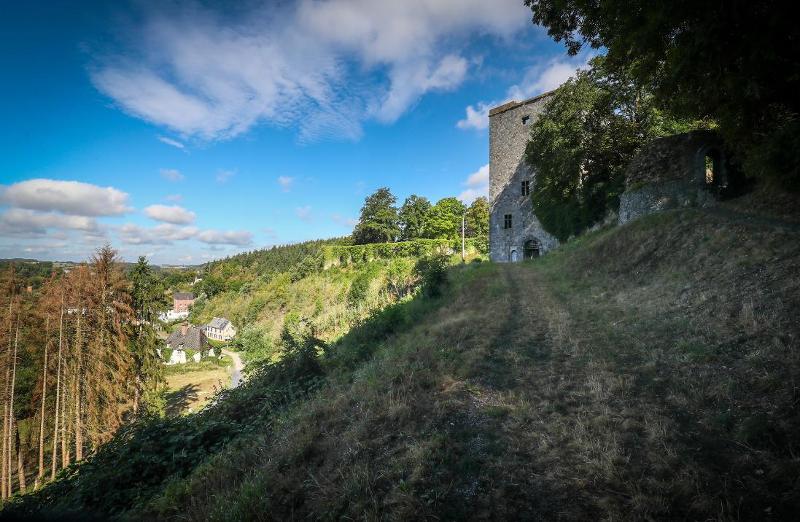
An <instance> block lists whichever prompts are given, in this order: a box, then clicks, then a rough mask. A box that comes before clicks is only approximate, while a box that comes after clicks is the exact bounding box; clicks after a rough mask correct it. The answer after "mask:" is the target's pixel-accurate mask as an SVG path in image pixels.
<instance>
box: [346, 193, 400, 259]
mask: <svg viewBox="0 0 800 522" xmlns="http://www.w3.org/2000/svg"><path fill="white" fill-rule="evenodd" d="M396 203H397V198H396V197H394V195H393V194H392V193H391V192H390V191H389V189H388V188H386V187H383V188H379V189H378V190H376V191H375V193H373V194H372V195H370V196H367V198H366V200H365V201H364V206H363V207H361V217H360V219H359V221H358V224H357V225H356V227H355V229H354V230H353V241H354V242H355V243H356V244H357V245H363V244H366V243H385V242H390V241H395V240H396V239H397V238H398V237H399V236H400V225H399V220H398V217H397V207H396V206H395V204H396Z"/></svg>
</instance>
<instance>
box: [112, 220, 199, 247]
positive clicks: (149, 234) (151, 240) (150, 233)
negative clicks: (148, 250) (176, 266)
mask: <svg viewBox="0 0 800 522" xmlns="http://www.w3.org/2000/svg"><path fill="white" fill-rule="evenodd" d="M197 233H198V229H197V228H195V227H179V226H175V225H172V224H169V223H163V224H161V225H156V226H154V227H152V228H144V227H140V226H138V225H134V224H131V223H127V224H125V225H122V227H120V228H119V231H118V234H119V237H120V239H121V240H122V242H123V243H127V244H130V245H169V244H171V243H172V242H173V241H183V240H186V239H192V238H193V237H195V236H196V235H197Z"/></svg>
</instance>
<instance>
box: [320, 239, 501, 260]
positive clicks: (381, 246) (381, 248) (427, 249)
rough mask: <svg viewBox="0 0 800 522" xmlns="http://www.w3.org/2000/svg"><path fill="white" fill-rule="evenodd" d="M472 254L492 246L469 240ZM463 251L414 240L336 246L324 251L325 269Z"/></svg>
mask: <svg viewBox="0 0 800 522" xmlns="http://www.w3.org/2000/svg"><path fill="white" fill-rule="evenodd" d="M466 249H467V252H470V253H476V252H477V253H480V254H486V253H488V251H489V242H488V239H487V238H486V237H471V238H467V240H466ZM460 251H461V240H460V239H458V240H452V239H414V240H412V241H401V242H397V243H370V244H366V245H352V246H346V245H333V246H326V247H323V252H324V257H325V267H330V266H335V265H350V264H357V263H365V262H369V261H372V260H375V259H395V258H398V257H426V256H429V255H432V254H455V253H457V252H460Z"/></svg>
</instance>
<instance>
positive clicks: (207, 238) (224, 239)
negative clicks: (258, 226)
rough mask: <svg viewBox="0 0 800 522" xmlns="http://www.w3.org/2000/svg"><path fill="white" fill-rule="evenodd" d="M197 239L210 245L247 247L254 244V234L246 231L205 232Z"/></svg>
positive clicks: (198, 235) (199, 234)
mask: <svg viewBox="0 0 800 522" xmlns="http://www.w3.org/2000/svg"><path fill="white" fill-rule="evenodd" d="M197 239H198V240H200V241H202V242H203V243H208V244H210V245H236V246H247V245H249V244H251V243H252V242H253V234H251V233H250V232H247V231H245V230H228V231H222V230H203V231H201V232H200V233H198V234H197Z"/></svg>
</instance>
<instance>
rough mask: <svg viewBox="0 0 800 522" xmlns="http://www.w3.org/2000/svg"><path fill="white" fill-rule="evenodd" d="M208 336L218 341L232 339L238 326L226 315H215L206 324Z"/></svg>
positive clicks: (205, 329) (205, 328)
mask: <svg viewBox="0 0 800 522" xmlns="http://www.w3.org/2000/svg"><path fill="white" fill-rule="evenodd" d="M203 328H204V331H205V334H206V337H208V338H209V339H214V340H217V341H230V340H231V339H233V338H234V337H235V336H236V328H235V327H234V326H233V324H232V323H231V322H230V321H228V320H227V319H225V318H224V317H215V318H213V319H211V321H210V322H209V323H208V324H207V325H205V326H204V327H203Z"/></svg>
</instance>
